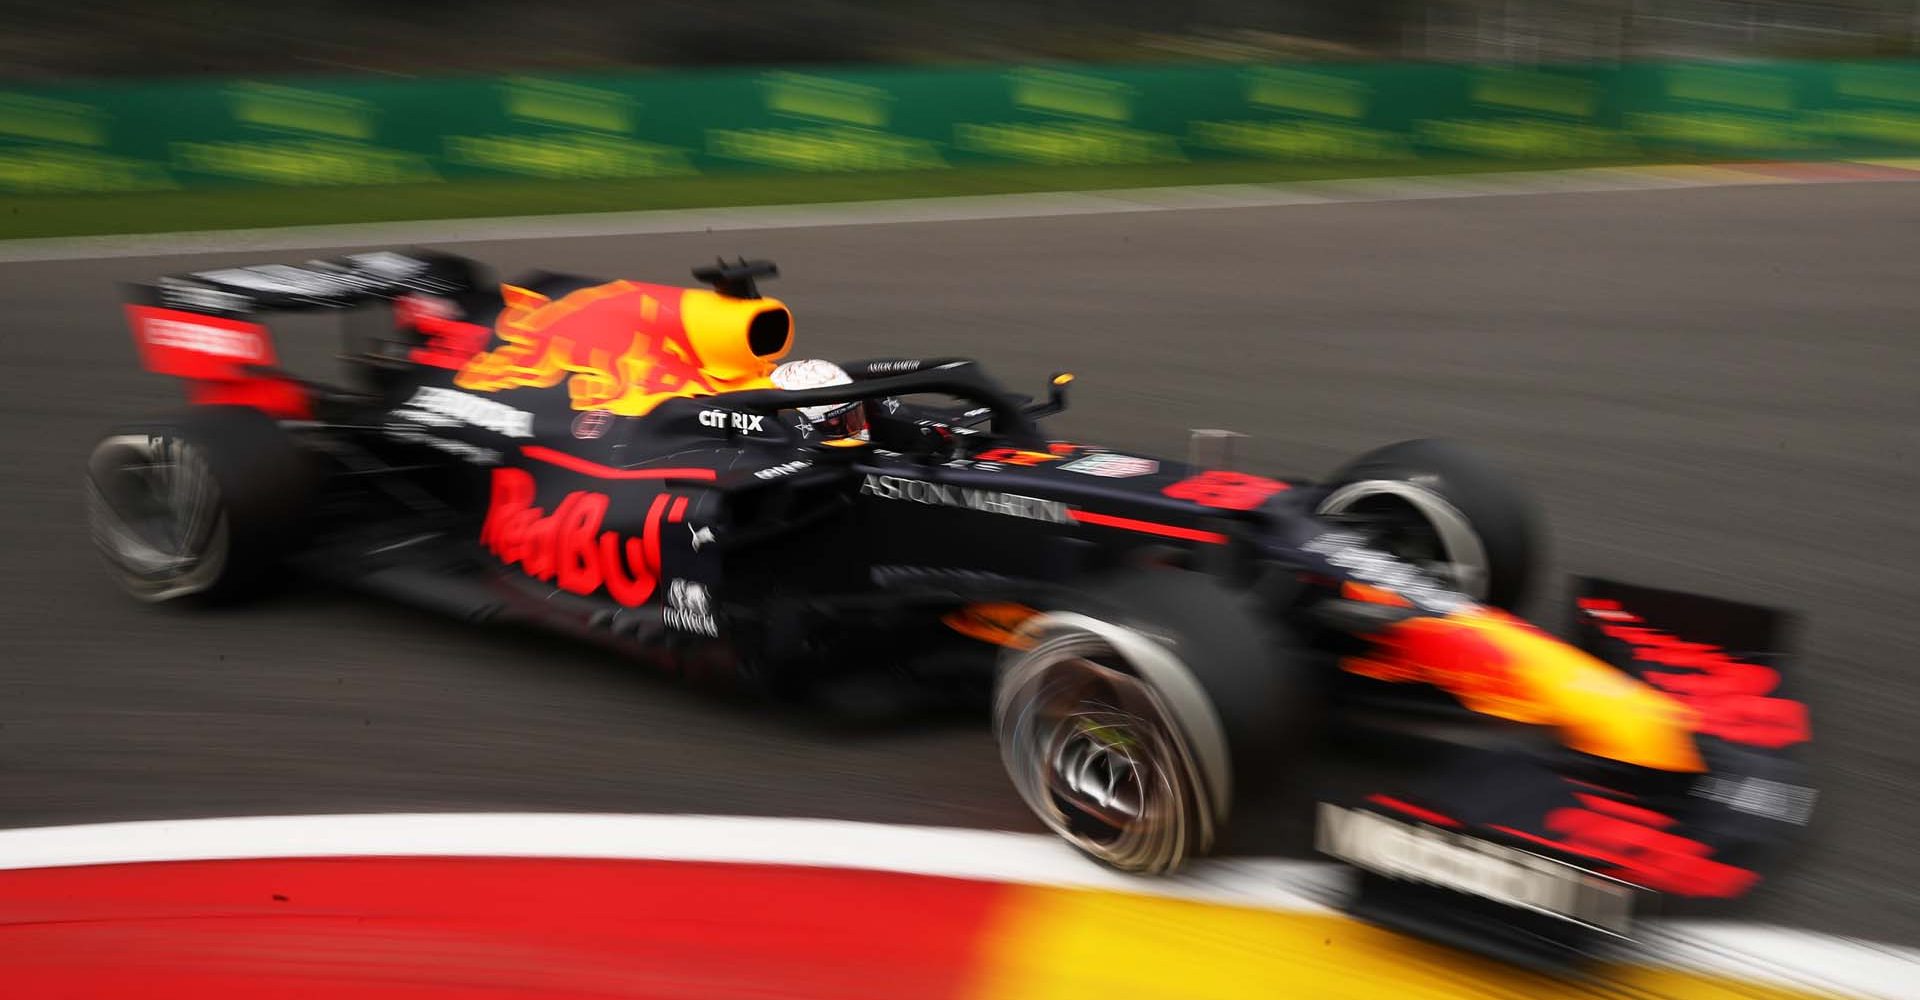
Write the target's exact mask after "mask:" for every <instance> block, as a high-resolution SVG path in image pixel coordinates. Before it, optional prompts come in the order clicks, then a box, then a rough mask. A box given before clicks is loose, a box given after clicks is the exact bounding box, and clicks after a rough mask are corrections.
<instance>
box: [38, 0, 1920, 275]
mask: <svg viewBox="0 0 1920 1000" xmlns="http://www.w3.org/2000/svg"><path fill="white" fill-rule="evenodd" d="M0 11H4V12H5V17H6V19H5V24H6V30H5V31H4V32H0V237H4V236H56V235H68V234H85V233H107V232H128V231H166V230H173V229H210V228H227V227H236V226H240V227H245V226H259V225H283V224H299V223H326V222H353V221H375V220H382V219H405V218H423V217H450V216H474V215H508V214H544V213H553V212H573V211H591V210H611V209H628V208H633V209H639V208H672V207H686V206H704V205H725V204H743V203H763V204H764V203H781V202H819V201H844V200H857V199H873V198H882V197H904V196H921V195H938V194H970V193H993V192H1014V191H1034V190H1065V189H1089V188H1103V187H1104V188H1122V187H1138V186H1151V185H1166V184H1205V183H1244V182H1270V181H1283V180H1305V179H1317V178H1329V177H1355V176H1370V175H1382V174H1416V173H1449V172H1460V171H1476V170H1486V169H1530V168H1538V167H1553V166H1563V167H1564V166H1595V165H1615V164H1633V163H1647V162H1657V163H1675V162H1701V161H1708V162H1724V161H1730V160H1765V159H1773V160H1779V159H1792V160H1817V159H1832V158H1836V157H1850V158H1870V157H1888V156H1905V155H1912V154H1913V153H1915V152H1917V151H1920V61H1915V60H1914V59H1913V58H1912V57H1914V56H1915V55H1916V53H1920V2H1916V0H1750V2H1748V0H1565V2H1546V0H1426V2H1421V0H1343V2H1338V3H1333V2H1309V0H1177V2H1158V0H1156V2H1142V0H1117V2H1109V3H1095V2H1090V0H981V2H972V3H925V2H883V0H810V2H800V3H795V2H774V0H739V2H733V3H679V2H652V3H618V2H610V0H570V2H561V3H541V4H529V3H523V2H507V0H467V2H453V0H423V2H418V3H380V2H374V0H315V2H311V3H301V4H261V3H243V2H233V0H202V2H194V3H186V2H174V3H138V2H133V0H102V2H92V3H71V4H53V3H31V2H21V0H12V2H8V3H5V4H4V5H0ZM287 188H300V189H303V196H302V197H301V198H297V199H290V198H286V197H283V196H282V195H283V194H284V192H285V189H287ZM120 196H137V197H120Z"/></svg>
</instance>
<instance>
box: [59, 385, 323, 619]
mask: <svg viewBox="0 0 1920 1000" xmlns="http://www.w3.org/2000/svg"><path fill="white" fill-rule="evenodd" d="M310 483H311V477H310V470H309V467H308V463H307V460H306V456H305V455H304V454H302V453H301V452H300V450H299V449H298V448H297V447H296V446H295V445H294V443H293V442H292V441H291V440H290V439H289V438H288V436H287V433H286V432H285V431H284V430H282V429H281V428H280V426H279V425H278V424H277V423H275V422H274V420H273V419H272V418H271V417H268V416H266V415H265V414H262V413H260V412H258V411H256V410H252V409H247V408H243V407H227V406H212V407H203V408H196V409H194V410H191V411H189V412H188V413H186V414H185V415H183V416H181V417H179V418H178V419H175V420H167V421H156V422H154V423H150V424H141V425H134V426H128V427H123V428H119V429H117V430H116V431H115V432H114V433H112V434H109V435H108V436H107V437H105V438H103V439H102V440H101V441H100V443H99V444H97V445H95V446H94V449H93V454H92V455H91V456H89V458H88V461H87V481H86V494H87V513H88V520H89V522H90V524H91V526H92V530H93V539H94V545H95V547H96V548H98V549H99V551H100V554H101V555H102V556H103V557H104V558H105V560H106V563H107V566H108V568H109V570H110V571H111V572H112V573H113V576H114V579H115V581H116V582H117V583H119V584H120V586H121V587H122V588H123V589H124V590H126V591H127V593H129V594H131V595H133V596H134V597H136V598H138V599H140V600H143V601H152V602H159V601H169V600H177V599H183V598H196V599H200V600H223V599H233V598H237V597H241V596H243V595H246V594H248V593H250V592H251V591H252V590H253V588H255V587H257V586H258V585H260V584H261V583H263V582H265V581H266V579H267V577H268V576H269V575H270V573H271V571H272V570H273V569H274V568H276V567H277V566H278V564H279V560H280V557H281V556H283V555H284V554H285V552H286V550H287V548H288V546H289V544H290V543H291V540H292V539H293V538H294V536H295V534H296V533H297V531H298V529H299V527H300V524H301V520H302V515H303V513H304V509H305V501H306V499H307V496H308V493H309V490H310Z"/></svg>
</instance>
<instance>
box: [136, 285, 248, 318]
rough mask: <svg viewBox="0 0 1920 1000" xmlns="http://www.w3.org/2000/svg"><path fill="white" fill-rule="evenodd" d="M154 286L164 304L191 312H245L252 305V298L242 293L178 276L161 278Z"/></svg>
mask: <svg viewBox="0 0 1920 1000" xmlns="http://www.w3.org/2000/svg"><path fill="white" fill-rule="evenodd" d="M154 287H155V289H156V290H157V291H158V292H159V293H160V301H161V302H162V303H164V304H165V305H168V306H173V307H175V308H178V309H186V310H189V311H193V312H211V313H237V312H246V311H247V310H248V309H250V308H252V306H253V300H252V299H249V298H247V297H246V296H244V295H236V294H234V293H232V292H223V291H221V290H219V289H217V288H208V287H207V286H205V285H202V284H198V283H195V282H191V281H182V280H180V279H179V278H161V279H160V280H159V282H157V283H156V284H155V286H154Z"/></svg>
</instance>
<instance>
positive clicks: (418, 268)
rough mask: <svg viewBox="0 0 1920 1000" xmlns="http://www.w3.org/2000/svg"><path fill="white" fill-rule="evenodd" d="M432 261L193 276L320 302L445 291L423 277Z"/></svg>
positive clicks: (372, 259) (368, 257) (261, 268)
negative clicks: (399, 291)
mask: <svg viewBox="0 0 1920 1000" xmlns="http://www.w3.org/2000/svg"><path fill="white" fill-rule="evenodd" d="M426 269H427V263H426V262H425V261H422V260H417V259H415V258H413V257H408V256H406V255H404V254H397V253H393V252H392V251H381V252H378V253H362V254H352V255H349V256H347V257H345V258H342V259H341V260H340V261H339V262H333V261H318V260H317V261H312V262H310V263H309V264H308V266H306V267H293V266H291V265H287V264H259V265H255V266H253V267H232V268H225V269H222V270H218V271H201V272H199V273H197V274H192V275H189V276H188V277H189V278H190V279H192V280H195V281H204V282H208V283H210V284H215V285H226V286H227V287H229V288H241V289H245V290H247V291H250V292H254V293H256V294H261V295H271V296H285V297H288V298H294V299H306V300H310V301H314V302H333V301H338V300H341V299H350V298H356V297H359V296H361V295H366V294H369V293H378V292H383V291H387V290H389V289H392V288H395V287H396V286H397V287H401V288H411V289H415V290H419V291H444V290H445V284H446V283H445V282H441V281H435V280H431V279H425V278H422V272H424V271H425V270H426Z"/></svg>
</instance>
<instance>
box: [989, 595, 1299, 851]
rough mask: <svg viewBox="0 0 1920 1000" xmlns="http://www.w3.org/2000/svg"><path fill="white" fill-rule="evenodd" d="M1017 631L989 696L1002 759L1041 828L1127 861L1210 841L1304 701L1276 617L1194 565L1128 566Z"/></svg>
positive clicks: (1270, 760) (1279, 747)
mask: <svg viewBox="0 0 1920 1000" xmlns="http://www.w3.org/2000/svg"><path fill="white" fill-rule="evenodd" d="M1019 639H1020V642H1021V643H1023V644H1024V645H1025V648H1024V649H1018V648H1016V649H1014V650H1013V651H1011V652H1010V653H1009V655H1008V656H1007V658H1006V660H1005V662H1004V663H1003V664H1002V668H1001V673H1000V677H999V681H998V684H997V686H996V691H995V698H994V729H995V733H996V735H997V738H998V740H999V743H1000V751H1001V757H1002V760H1003V762H1004V763H1005V764H1006V767H1007V771H1008V774H1009V776H1010V777H1011V778H1012V779H1013V784H1014V787H1015V789H1016V790H1017V791H1018V792H1019V793H1020V796H1021V798H1022V799H1023V800H1025V801H1026V803H1027V805H1028V807H1029V808H1031V809H1032V810H1033V811H1034V814H1035V815H1036V816H1038V817H1039V818H1040V820H1041V822H1042V823H1044V824H1045V825H1046V826H1047V827H1048V828H1049V829H1051V830H1052V831H1053V832H1055V833H1056V834H1058V835H1060V836H1061V837H1062V838H1063V839H1065V840H1066V841H1067V842H1068V843H1070V844H1072V845H1073V846H1074V847H1076V848H1078V849H1079V850H1080V851H1082V852H1083V853H1085V854H1087V855H1088V856H1090V857H1092V858H1094V859H1095V860H1097V861H1100V862H1101V863H1103V864H1107V865H1110V866H1112V867H1114V868H1118V869H1120V870H1123V871H1128V872H1136V873H1141V874H1158V873H1161V872H1166V871H1171V870H1174V869H1176V868H1178V867H1180V865H1181V864H1182V863H1183V862H1185V861H1186V860H1187V859H1188V858H1189V857H1193V856H1196V855H1200V854H1204V853H1206V852H1207V851H1208V850H1209V849H1210V848H1211V847H1212V846H1213V843H1214V840H1215V838H1216V836H1217V835H1218V834H1219V833H1220V831H1221V830H1222V829H1223V827H1224V826H1225V824H1226V823H1227V821H1228V819H1229V818H1230V816H1231V814H1232V807H1233V803H1234V801H1235V799H1236V797H1237V796H1240V795H1242V794H1243V793H1244V791H1245V790H1246V789H1247V788H1249V787H1251V786H1254V785H1257V784H1258V783H1259V779H1260V778H1261V777H1262V776H1264V775H1265V773H1266V772H1267V771H1268V770H1269V769H1270V768H1272V767H1273V766H1274V765H1275V763H1276V762H1277V758H1279V757H1281V756H1282V755H1283V754H1284V750H1285V747H1286V745H1287V743H1288V737H1289V735H1290V734H1293V733H1297V732H1298V731H1299V729H1300V727H1299V726H1298V725H1297V721H1298V713H1300V712H1301V711H1303V710H1305V708H1306V706H1305V705H1304V704H1303V701H1304V699H1303V698H1302V697H1301V695H1302V693H1303V692H1302V682H1303V680H1304V678H1303V677H1302V676H1301V673H1302V671H1301V668H1300V666H1299V665H1298V664H1297V663H1296V662H1294V658H1293V657H1292V656H1291V655H1290V654H1289V652H1288V650H1287V649H1286V648H1285V647H1284V644H1283V643H1281V642H1279V641H1278V640H1279V634H1278V632H1277V631H1276V630H1275V629H1274V628H1273V627H1271V625H1270V624H1269V623H1268V622H1266V621H1265V620H1263V616H1261V615H1259V614H1258V613H1257V611H1256V609H1255V608H1254V607H1253V605H1252V602H1251V601H1250V599H1249V598H1248V596H1247V595H1246V594H1245V593H1243V592H1239V591H1234V590H1232V589H1230V588H1228V587H1226V586H1224V585H1222V584H1221V583H1219V582H1218V581H1216V580H1214V579H1213V578H1211V577H1208V576H1205V575H1203V574H1199V573H1192V572H1187V571H1182V570H1171V569H1159V570H1149V571H1140V572H1135V573H1132V574H1129V575H1128V576H1126V577H1123V578H1120V579H1118V580H1116V581H1113V582H1111V583H1109V584H1107V585H1104V586H1102V587H1099V588H1097V589H1095V590H1093V591H1092V592H1091V593H1090V594H1089V596H1088V599H1087V600H1086V601H1084V602H1082V603H1080V604H1078V605H1076V607H1074V608H1073V609H1071V610H1067V609H1063V610H1058V611H1052V612H1047V613H1043V614H1041V615H1039V616H1037V617H1036V618H1034V619H1033V620H1031V621H1029V622H1028V623H1027V625H1026V626H1024V627H1023V629H1022V631H1021V633H1020V636H1019Z"/></svg>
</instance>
